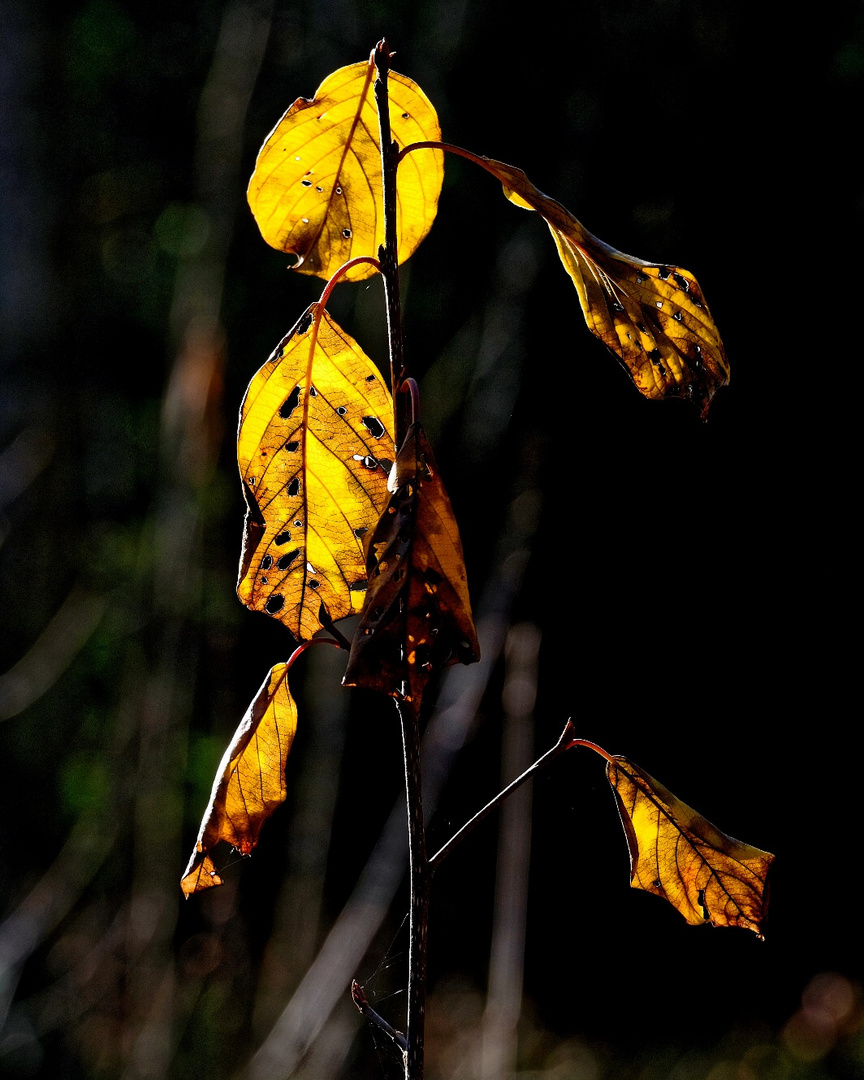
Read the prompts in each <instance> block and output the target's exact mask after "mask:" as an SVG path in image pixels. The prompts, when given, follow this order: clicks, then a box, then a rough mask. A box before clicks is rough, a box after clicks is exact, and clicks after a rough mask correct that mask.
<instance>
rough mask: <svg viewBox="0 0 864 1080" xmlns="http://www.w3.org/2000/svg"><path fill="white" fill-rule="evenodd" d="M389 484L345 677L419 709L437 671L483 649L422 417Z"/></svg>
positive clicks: (474, 657)
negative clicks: (479, 644) (388, 497)
mask: <svg viewBox="0 0 864 1080" xmlns="http://www.w3.org/2000/svg"><path fill="white" fill-rule="evenodd" d="M389 486H390V490H391V491H392V492H393V494H392V496H391V498H390V501H389V503H388V505H387V509H386V511H385V512H384V514H383V515H382V517H381V520H380V521H379V523H378V525H377V527H376V528H375V531H374V532H373V533H371V534H370V536H369V538H368V543H367V568H368V577H369V591H368V593H367V597H366V604H365V606H364V608H363V615H362V618H361V620H360V625H359V627H358V628H357V633H356V634H355V636H354V642H353V645H352V648H351V657H350V659H349V661H348V669H347V671H346V673H345V678H344V680H343V681H344V683H345V685H346V686H364V687H367V688H369V689H372V690H379V691H381V692H383V693H385V694H390V695H391V696H393V697H399V698H402V699H403V700H405V701H408V702H410V703H412V706H413V708H414V709H415V710H416V709H419V707H420V701H421V698H422V695H423V689H424V687H425V686H426V683H427V682H428V680H429V678H430V676H431V675H432V673H433V672H434V671H436V670H440V669H441V668H444V667H447V666H448V665H450V664H455V663H463V664H470V663H473V662H474V661H475V660H478V659H479V656H480V650H479V646H478V644H477V634H476V631H475V629H474V623H473V620H472V617H471V602H470V600H469V597H468V583H467V580H466V575H465V563H464V559H463V556H462V543H461V541H460V539H459V530H458V528H457V526H456V519H455V518H454V516H453V510H452V508H451V506H450V500H449V498H448V496H447V492H446V490H445V488H444V484H443V483H442V481H441V476H440V474H439V472H438V466H437V465H436V463H435V459H434V457H433V455H432V448H431V446H430V445H429V443H428V441H427V439H426V436H425V434H424V432H423V428H422V427H421V426H420V424H417V423H415V424H412V425H411V427H410V428H409V429H408V435H407V437H406V439H405V442H404V444H403V446H402V448H401V449H400V451H399V454H398V455H397V458H396V465H395V469H394V471H393V473H392V474H391V478H390V485H389Z"/></svg>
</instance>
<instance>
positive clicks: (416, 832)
mask: <svg viewBox="0 0 864 1080" xmlns="http://www.w3.org/2000/svg"><path fill="white" fill-rule="evenodd" d="M374 57H375V66H376V68H377V69H378V78H377V80H376V82H375V102H376V104H377V106H378V128H379V134H380V139H381V177H382V185H383V198H384V243H383V244H382V245H381V246H380V247H379V249H378V258H379V260H380V263H381V276H382V277H383V279H384V293H385V298H386V304H387V335H388V338H389V343H390V378H391V389H392V391H393V412H394V416H393V422H394V429H395V441H396V447H397V450H398V448H399V447H401V446H402V444H403V442H404V441H405V435H406V433H407V431H408V428H409V426H410V424H411V421H412V419H413V417H412V412H413V406H412V402H413V401H414V398H415V395H414V394H413V393H408V394H403V393H400V392H399V391H400V389H401V387H402V384H403V383H404V381H405V378H406V376H407V371H406V368H405V360H404V353H403V345H402V310H401V304H400V299H399V255H398V244H397V234H396V171H397V169H398V167H399V147H398V145H397V144H396V143H395V142H394V141H393V139H392V138H391V135H390V99H389V95H388V90H387V75H388V72H389V70H390V50H389V48H388V45H387V42H386V40H381V41H379V42H378V44H377V45H376V46H375V50H374ZM396 708H397V710H398V712H399V721H400V724H401V727H402V751H403V756H404V760H405V799H406V803H407V809H408V851H409V858H410V873H411V920H410V938H411V943H410V946H409V952H408V1018H407V1021H406V1025H405V1040H406V1047H405V1051H404V1060H405V1080H423V1029H424V1020H425V1015H426V933H427V925H428V915H429V884H430V881H431V877H432V875H431V871H430V869H429V860H428V858H427V856H426V836H425V831H424V824H423V794H422V782H421V772H420V730H419V718H418V715H417V711H416V708H415V703H414V702H411V703H410V704H409V703H407V702H403V701H399V700H398V699H397V701H396Z"/></svg>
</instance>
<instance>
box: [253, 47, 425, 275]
mask: <svg viewBox="0 0 864 1080" xmlns="http://www.w3.org/2000/svg"><path fill="white" fill-rule="evenodd" d="M374 77H375V69H374V66H372V65H370V64H369V63H366V62H363V63H359V64H351V65H350V66H349V67H344V68H340V69H339V70H338V71H335V72H333V74H332V75H329V76H328V77H327V78H326V79H325V80H324V82H323V83H321V85H320V86H319V87H318V89H317V90H316V92H315V96H314V98H312V99H306V98H298V99H297V101H295V102H294V104H293V105H292V106H291V108H290V109H288V111H287V112H286V113H285V115H284V116H283V117H282V119H281V120H280V121H279V123H278V124H277V125H276V127H275V128H274V129H273V131H272V132H271V133H270V134H269V135H268V136H267V139H266V140H265V142H264V145H263V146H262V147H261V151H260V153H259V154H258V160H257V162H256V165H255V171H254V173H253V174H252V178H251V180H250V181H249V190H248V199H249V206H250V207H251V209H252V213H253V214H254V216H255V220H256V221H257V222H258V227H259V228H260V230H261V234H262V236H263V237H264V239H265V240H266V241H267V243H268V244H270V245H271V246H272V247H275V248H277V249H278V250H280V251H285V252H288V253H291V254H294V255H296V256H297V263H296V265H295V267H294V269H296V270H299V271H300V273H303V274H314V275H316V276H318V277H323V278H328V279H329V278H330V277H332V275H333V274H334V273H335V272H336V271H337V270H338V269H339V267H340V266H342V265H343V264H344V263H346V262H348V260H349V259H352V258H355V257H357V256H360V255H371V256H374V257H377V255H378V247H379V245H380V244H383V242H384V215H383V195H382V187H381V153H380V139H379V133H378V112H377V109H376V106H375V100H374V94H373V86H372V84H373V80H374ZM388 86H389V93H390V128H391V134H392V137H393V139H394V141H395V142H396V143H397V144H398V145H399V148H400V149H401V148H403V147H404V146H407V145H408V144H410V143H413V142H425V141H435V142H438V141H440V139H441V128H440V126H439V123H438V116H437V114H436V112H435V109H434V107H433V105H432V103H431V102H430V101H429V99H428V98H427V97H426V95H425V94H424V93H423V91H422V90H421V89H420V87H419V86H418V85H417V84H416V83H415V82H413V81H412V80H411V79H409V78H407V77H406V76H404V75H400V74H399V73H398V72H395V71H391V72H390V73H389V82H388ZM443 181H444V155H443V154H442V152H441V151H440V150H433V149H427V150H418V151H416V152H415V153H412V154H410V155H408V158H407V159H406V160H405V161H403V162H402V164H401V165H400V167H399V175H398V181H397V196H398V210H397V237H398V256H399V262H400V263H401V262H404V261H405V259H407V258H408V257H409V256H410V255H411V254H413V252H414V251H415V250H416V248H417V246H418V244H419V243H420V242H421V241H422V240H423V238H424V237H425V236H426V234H427V233H428V231H429V229H430V228H431V226H432V222H433V221H434V219H435V214H436V212H437V208H438V196H439V195H440V193H441V185H442V183H443ZM373 273H375V270H374V268H373V267H372V266H371V265H369V264H367V263H363V264H361V265H359V266H355V267H352V269H351V270H349V271H348V272H347V273H346V274H345V277H346V278H347V279H348V280H350V281H360V280H362V279H363V278H367V277H369V276H370V275H371V274H373Z"/></svg>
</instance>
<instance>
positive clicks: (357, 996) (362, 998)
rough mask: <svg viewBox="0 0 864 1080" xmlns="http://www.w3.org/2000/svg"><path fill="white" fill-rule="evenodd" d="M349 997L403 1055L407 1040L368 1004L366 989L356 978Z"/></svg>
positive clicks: (406, 1047) (406, 1048)
mask: <svg viewBox="0 0 864 1080" xmlns="http://www.w3.org/2000/svg"><path fill="white" fill-rule="evenodd" d="M351 997H352V999H353V1001H354V1004H355V1005H356V1006H357V1008H358V1009H359V1010H360V1012H361V1013H363V1015H364V1016H365V1017H366V1018H367V1019H368V1020H371V1021H372V1023H373V1024H376V1025H377V1026H378V1027H379V1028H380V1029H381V1030H382V1031H383V1032H384V1034H385V1035H386V1036H387V1037H388V1038H390V1039H392V1040H393V1042H394V1043H395V1044H396V1045H397V1046H398V1047H399V1049H400V1050H401V1051H402V1054H403V1056H404V1054H405V1053H406V1051H407V1050H408V1040H407V1039H406V1038H405V1036H404V1035H403V1034H402V1032H401V1031H397V1030H396V1028H394V1027H393V1026H392V1024H388V1023H387V1021H386V1020H385V1019H384V1017H383V1016H380V1015H379V1014H378V1013H377V1012H375V1010H374V1009H373V1008H372V1006H371V1005H370V1004H369V999H368V998H367V997H366V991H365V990H364V988H363V987H362V986H361V985H360V983H358V982H357V980H356V979H355V980H354V982H352V983H351Z"/></svg>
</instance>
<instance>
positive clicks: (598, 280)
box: [485, 159, 729, 416]
mask: <svg viewBox="0 0 864 1080" xmlns="http://www.w3.org/2000/svg"><path fill="white" fill-rule="evenodd" d="M485 160H486V162H487V165H488V168H489V170H490V171H491V172H494V174H495V175H496V176H498V178H499V179H500V180H501V182H502V183H503V185H504V194H505V195H506V196H507V198H508V199H509V200H510V201H511V202H512V203H514V204H515V205H516V206H521V207H523V208H524V209H527V210H535V211H537V213H539V214H540V215H541V216H542V217H543V218H545V220H546V223H547V225H548V226H549V230H550V232H551V233H552V237H553V239H554V240H555V245H556V247H557V248H558V254H559V256H560V257H561V262H562V263H563V264H564V268H565V269H566V271H567V273H568V274H569V275H570V277H571V278H572V280H573V283H574V285H575V286H576V291H577V293H578V295H579V302H580V304H581V307H582V312H583V314H584V316H585V321H586V323H587V325H588V328H589V329H590V330H591V332H592V333H593V334H594V336H595V337H597V338H599V339H600V340H601V341H602V342H603V343H604V344H605V345H607V346H608V347H609V348H610V349H611V350H612V352H614V353H615V354H616V356H618V358H619V360H620V361H621V363H622V364H623V365H624V367H625V368H626V370H627V371H628V372H629V374H630V376H631V378H632V379H633V382H634V383H635V384H636V386H637V388H638V389H639V391H640V393H642V394H644V395H645V397H648V398H653V399H657V400H659V399H661V398H665V397H680V398H685V399H688V400H693V401H695V402H696V403H697V404H698V405H699V406H700V408H701V409H702V415H703V416H704V415H705V414H706V413H707V410H708V407H709V405H710V403H711V398H712V397H713V395H714V394H715V392H716V391H717V390H718V389H719V388H720V387H721V386H725V385H726V384H727V383H728V381H729V364H728V362H727V360H726V352H725V350H724V348H723V342H722V341H721V340H720V335H719V333H718V331H717V327H716V326H715V324H714V320H713V319H712V317H711V313H710V311H709V310H708V305H707V304H706V303H705V298H704V297H703V295H702V290H701V288H700V287H699V283H698V281H697V280H696V278H695V277H694V276H693V275H692V274H691V273H690V272H689V271H688V270H684V269H682V268H681V267H680V266H672V265H661V264H659V263H649V262H644V261H643V260H642V259H637V258H634V257H633V256H631V255H625V254H624V253H623V252H621V251H618V250H616V249H615V248H613V247H610V246H609V245H608V244H605V243H603V241H602V240H599V239H598V238H597V237H596V236H594V235H592V234H591V233H590V232H589V231H588V230H587V229H586V228H585V227H584V226H583V225H582V224H581V223H580V222H579V221H577V220H576V218H575V217H573V215H572V214H571V213H570V212H569V211H568V210H566V209H565V208H564V207H563V206H562V205H561V204H560V203H558V202H556V201H555V200H554V199H550V198H549V197H548V196H547V195H544V194H543V193H542V192H541V191H538V189H537V188H536V187H534V185H533V184H532V183H531V181H530V180H529V179H528V177H527V176H526V175H525V173H524V172H522V170H521V169H516V168H514V167H513V166H512V165H505V164H504V163H503V162H500V161H491V160H489V159H485Z"/></svg>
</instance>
